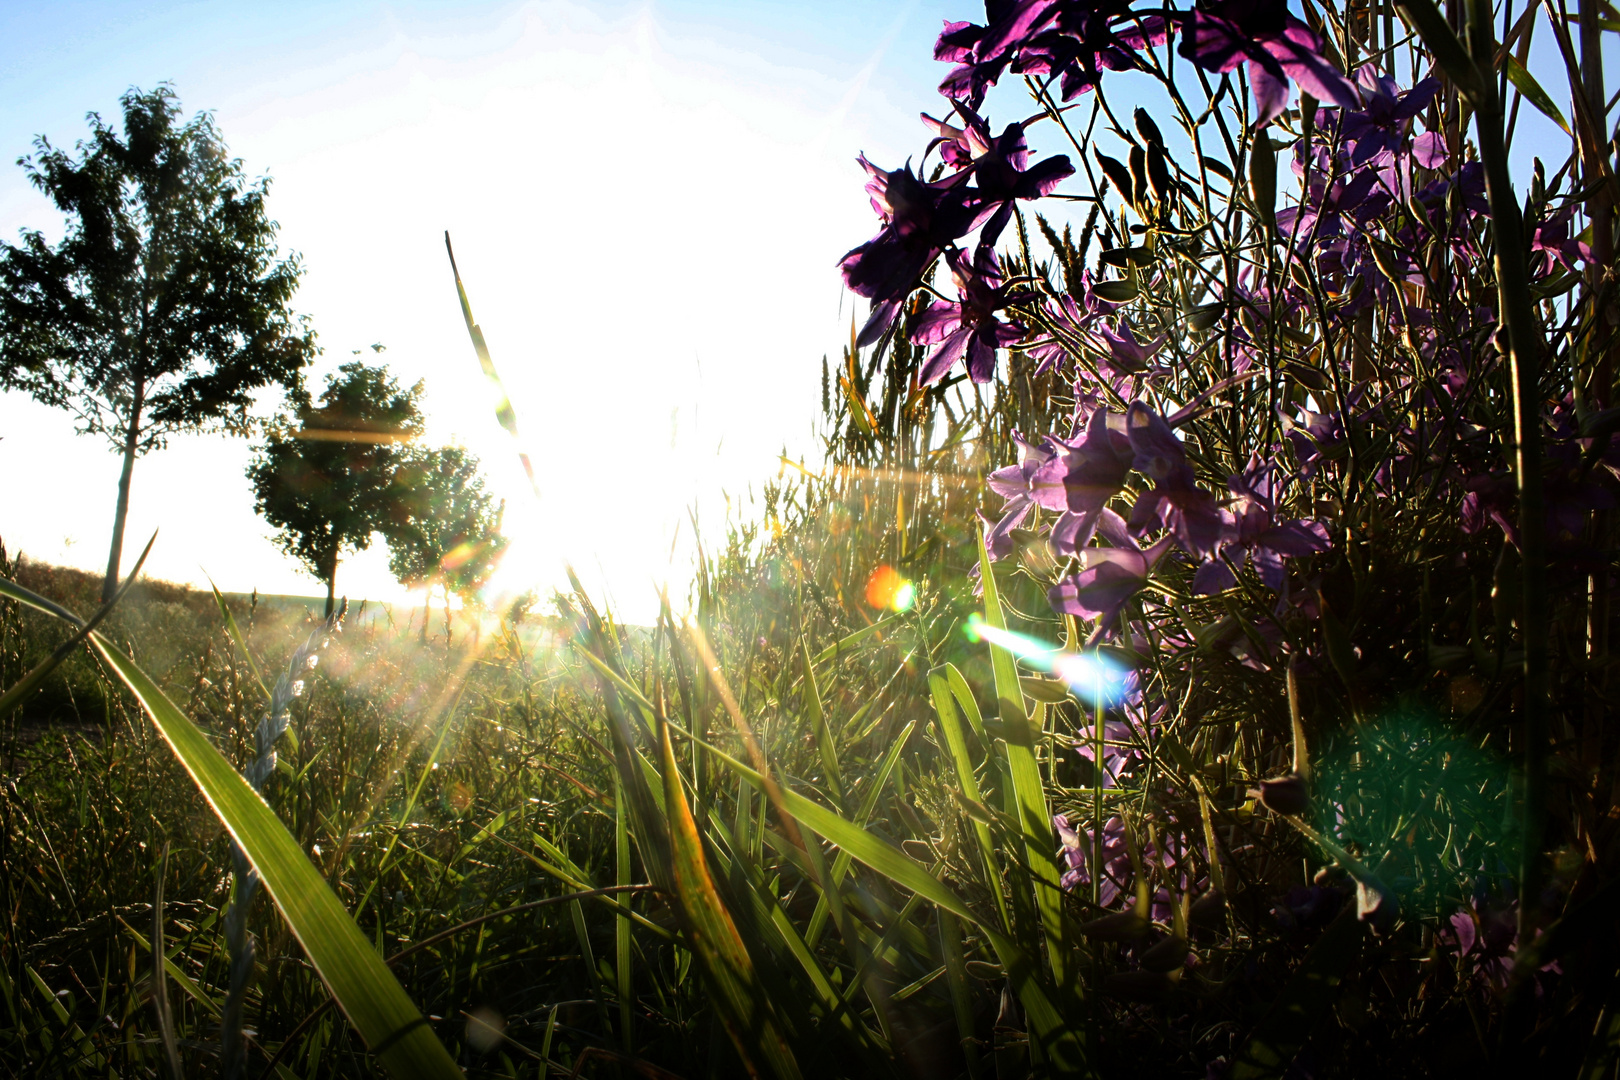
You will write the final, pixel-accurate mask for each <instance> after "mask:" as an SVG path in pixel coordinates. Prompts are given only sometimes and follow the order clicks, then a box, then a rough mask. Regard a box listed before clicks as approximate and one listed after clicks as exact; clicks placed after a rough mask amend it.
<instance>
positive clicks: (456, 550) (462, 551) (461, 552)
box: [439, 543, 482, 570]
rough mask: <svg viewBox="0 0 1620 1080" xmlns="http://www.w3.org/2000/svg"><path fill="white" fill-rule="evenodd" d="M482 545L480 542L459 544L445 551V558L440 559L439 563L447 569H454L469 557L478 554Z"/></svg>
mask: <svg viewBox="0 0 1620 1080" xmlns="http://www.w3.org/2000/svg"><path fill="white" fill-rule="evenodd" d="M481 546H482V545H480V544H472V543H467V544H457V545H456V546H455V547H453V548H451V549H450V550H449V551H447V552H445V553H444V558H442V559H440V560H439V565H440V566H442V567H443V568H444V569H446V570H454V569H456V567H458V566H460V565H462V564H463V563H465V562H466V561H467V560H468V559H470V558H472V557H473V556H474V555H476V554H478V549H479V548H480V547H481Z"/></svg>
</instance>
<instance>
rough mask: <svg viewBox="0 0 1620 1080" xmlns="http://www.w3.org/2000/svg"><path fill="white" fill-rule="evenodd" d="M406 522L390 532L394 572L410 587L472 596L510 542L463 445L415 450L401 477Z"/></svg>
mask: <svg viewBox="0 0 1620 1080" xmlns="http://www.w3.org/2000/svg"><path fill="white" fill-rule="evenodd" d="M397 490H398V491H399V492H400V495H401V499H402V502H401V503H400V504H399V505H398V506H397V509H403V510H404V515H403V518H402V519H396V521H395V522H394V524H393V525H392V527H391V528H390V529H389V531H388V548H389V556H388V568H389V569H390V570H392V571H393V573H394V576H395V577H397V578H398V579H399V580H400V582H401V583H403V584H406V585H423V584H427V585H432V584H440V585H443V586H444V588H445V589H446V591H448V592H453V593H456V594H458V595H460V596H463V597H467V596H470V595H471V594H472V593H473V592H474V591H475V590H476V589H478V587H479V586H481V585H483V583H484V582H485V581H487V580H488V579H489V576H490V574H491V573H493V572H494V570H495V566H496V564H497V563H498V562H499V560H500V556H501V553H502V552H503V551H505V550H506V538H505V537H503V536H501V535H500V526H501V517H502V511H503V510H504V509H505V504H501V505H499V506H497V505H496V502H495V499H494V497H493V496H491V495H490V493H489V492H488V491H487V490H486V489H485V487H484V480H483V478H482V477H481V476H479V474H478V459H477V458H476V457H474V456H473V455H472V454H469V453H468V452H467V451H466V450H464V449H462V448H461V447H459V446H447V447H442V448H433V449H427V448H413V449H412V451H411V452H409V453H408V454H407V456H406V460H405V462H404V464H403V466H402V467H401V470H400V473H399V483H398V485H397Z"/></svg>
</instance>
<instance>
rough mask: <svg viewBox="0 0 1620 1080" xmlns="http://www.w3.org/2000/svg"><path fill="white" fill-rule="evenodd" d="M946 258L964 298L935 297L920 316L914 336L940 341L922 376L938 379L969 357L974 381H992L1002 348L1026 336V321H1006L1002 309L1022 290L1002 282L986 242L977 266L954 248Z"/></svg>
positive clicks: (931, 342) (923, 341)
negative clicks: (949, 300)
mask: <svg viewBox="0 0 1620 1080" xmlns="http://www.w3.org/2000/svg"><path fill="white" fill-rule="evenodd" d="M946 259H947V260H948V262H949V263H950V267H951V277H952V278H953V279H954V280H955V282H956V290H957V297H958V298H957V300H956V302H955V303H950V302H946V301H940V300H935V301H933V302H932V303H930V304H929V305H928V307H927V308H925V309H924V310H923V312H922V314H921V315H919V316H918V317H917V321H916V324H915V326H913V328H912V331H911V340H913V341H915V342H917V343H918V344H919V345H933V346H935V348H934V351H933V352H932V353H930V354H929V356H928V361H927V363H925V364H924V365H923V369H922V372H921V373H920V375H919V376H918V377H919V379H920V380H921V382H922V384H923V385H924V386H927V385H929V384H930V383H935V382H938V381H939V380H940V378H941V377H942V376H943V375H944V374H945V373H946V372H947V371H949V370H950V369H951V365H952V364H954V363H956V362H957V361H958V360H960V359H962V358H963V357H964V356H965V357H966V358H967V370H968V375H969V376H970V377H971V378H972V379H973V381H974V382H976V383H983V382H989V381H990V379H991V378H992V377H993V376H994V375H995V373H996V350H997V349H998V348H1001V347H1003V346H1006V345H1011V344H1012V343H1014V342H1015V341H1017V340H1018V339H1019V338H1021V337H1023V336H1024V327H1023V324H1022V323H1018V322H1003V321H1002V320H1001V319H999V318H997V316H996V312H997V311H999V310H1001V309H1002V308H1004V307H1006V306H1007V305H1008V304H1010V303H1013V302H1015V301H1017V300H1019V299H1022V294H1021V293H1018V292H1016V291H1014V287H1013V286H1012V285H1004V284H1002V280H1001V265H1000V264H999V263H998V262H997V261H996V253H995V252H994V251H993V250H992V249H990V248H987V247H980V248H979V249H978V250H977V251H976V252H975V253H974V256H973V263H972V265H971V266H970V265H968V263H967V261H966V260H965V258H964V257H963V255H962V253H961V252H960V251H956V250H954V249H953V250H952V251H950V252H949V253H948V254H947V255H946Z"/></svg>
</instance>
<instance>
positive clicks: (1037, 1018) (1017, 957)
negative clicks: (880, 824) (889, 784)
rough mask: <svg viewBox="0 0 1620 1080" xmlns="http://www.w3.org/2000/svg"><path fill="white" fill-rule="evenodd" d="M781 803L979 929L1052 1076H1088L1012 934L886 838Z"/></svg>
mask: <svg viewBox="0 0 1620 1080" xmlns="http://www.w3.org/2000/svg"><path fill="white" fill-rule="evenodd" d="M708 749H709V752H710V753H711V754H713V755H714V757H715V760H717V761H720V762H722V763H724V764H725V765H726V766H727V767H728V768H731V769H734V770H736V771H737V772H738V773H739V774H741V775H742V776H744V777H746V778H747V779H748V782H749V783H750V784H752V785H754V786H755V787H756V788H759V789H760V790H764V786H765V778H764V777H762V776H760V775H759V773H757V772H755V771H754V770H753V769H750V768H749V767H748V766H747V765H744V764H743V763H742V762H741V761H738V760H737V759H736V758H734V757H732V756H731V755H730V754H727V753H725V752H724V751H721V750H717V749H715V748H714V747H712V746H711V747H709V748H708ZM781 795H782V803H783V805H784V806H785V807H786V808H787V811H788V813H790V814H792V815H793V817H794V819H795V820H797V821H798V823H799V824H800V825H802V826H804V827H805V828H807V829H809V830H810V831H811V832H813V833H815V834H817V835H818V836H822V837H825V838H826V839H827V840H829V841H831V842H832V843H834V844H836V845H838V847H839V848H840V849H842V850H844V851H847V852H849V854H850V855H851V856H852V857H853V858H854V859H855V860H856V861H858V862H860V863H862V864H864V865H865V866H868V867H870V868H871V869H873V870H875V871H877V872H878V873H879V874H882V875H883V876H884V877H886V878H888V879H889V880H890V881H892V882H894V883H895V884H896V885H899V886H900V887H902V888H904V889H908V890H910V891H911V892H913V893H917V894H919V895H920V896H922V898H923V899H924V900H927V901H928V902H929V903H931V904H933V905H935V906H936V907H940V908H943V909H944V910H946V911H949V912H951V913H952V914H954V915H957V916H959V917H961V918H962V919H965V920H967V921H968V922H970V923H972V924H973V925H975V926H977V927H979V930H980V932H981V933H982V934H983V935H984V938H985V940H986V941H987V942H989V944H990V947H991V948H992V949H993V950H994V951H995V953H996V958H997V959H998V960H999V961H1000V962H1001V966H1002V969H1003V970H1004V971H1006V973H1007V977H1008V980H1009V981H1010V982H1011V984H1012V988H1013V992H1014V993H1015V994H1017V995H1018V999H1019V1002H1020V1003H1021V1004H1022V1005H1023V1006H1024V1015H1025V1019H1026V1020H1027V1021H1028V1022H1029V1025H1030V1029H1031V1032H1032V1034H1034V1036H1035V1037H1036V1038H1038V1039H1039V1040H1041V1044H1042V1046H1043V1048H1044V1049H1045V1051H1046V1054H1047V1058H1048V1063H1049V1064H1050V1066H1051V1069H1052V1072H1053V1074H1054V1075H1064V1076H1067V1075H1090V1074H1091V1067H1090V1064H1089V1061H1088V1058H1089V1054H1088V1052H1087V1048H1086V1044H1085V1040H1084V1037H1083V1036H1082V1035H1081V1034H1080V1032H1079V1031H1078V1030H1077V1028H1076V1026H1075V1021H1074V1018H1073V1017H1070V1018H1068V1019H1065V1018H1064V1016H1063V1015H1062V1013H1061V1012H1059V1010H1058V1009H1057V1007H1056V1006H1054V1005H1053V1003H1052V998H1051V996H1050V995H1049V994H1048V993H1047V991H1046V989H1045V987H1043V986H1042V985H1041V981H1040V977H1039V973H1038V972H1037V970H1036V968H1035V965H1034V964H1033V963H1032V962H1031V960H1030V958H1029V954H1028V953H1026V952H1025V951H1024V950H1023V949H1021V948H1019V947H1018V945H1017V944H1016V943H1015V942H1014V941H1013V940H1012V939H1010V938H1008V937H1007V936H1005V935H1004V934H1002V933H1001V932H1000V931H998V930H997V929H996V928H995V926H994V925H993V924H992V923H989V922H987V921H985V920H984V919H981V918H980V917H979V916H978V914H977V913H976V912H974V910H973V909H972V908H970V907H969V906H968V905H967V904H966V903H965V902H963V900H962V898H961V897H959V896H957V895H956V894H955V893H954V892H952V891H951V890H950V888H949V887H947V886H946V885H945V883H944V882H942V881H940V880H939V879H938V878H936V877H934V876H933V875H932V874H930V873H929V872H928V870H927V869H926V868H924V867H923V866H921V865H919V864H918V863H917V862H916V861H915V860H913V859H912V858H911V856H909V855H907V854H906V853H905V852H903V851H901V850H900V849H899V848H897V847H894V846H893V845H891V844H890V843H889V842H888V841H886V840H884V839H882V838H880V837H878V836H877V835H875V834H873V833H870V832H868V831H866V830H865V829H863V828H861V827H860V826H858V825H856V824H854V823H853V822H850V821H846V820H845V819H843V818H841V817H839V816H838V815H837V814H835V813H833V812H832V811H831V810H828V809H827V808H826V807H824V806H822V805H821V804H820V803H817V802H814V801H812V800H810V799H807V798H805V797H804V796H803V795H800V794H799V793H798V792H796V791H792V790H790V789H788V788H783V789H782V791H781Z"/></svg>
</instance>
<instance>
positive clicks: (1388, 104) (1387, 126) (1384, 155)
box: [1339, 64, 1444, 168]
mask: <svg viewBox="0 0 1620 1080" xmlns="http://www.w3.org/2000/svg"><path fill="white" fill-rule="evenodd" d="M1356 82H1357V83H1358V84H1359V85H1360V86H1361V101H1362V107H1361V109H1360V110H1359V111H1354V112H1352V111H1346V112H1345V114H1344V119H1343V121H1342V122H1341V124H1340V128H1339V133H1340V136H1341V138H1342V139H1343V141H1344V145H1345V149H1346V152H1347V156H1348V157H1349V159H1350V164H1351V165H1353V166H1361V165H1366V164H1368V163H1369V162H1375V161H1379V160H1380V159H1388V158H1392V157H1393V156H1394V155H1395V153H1396V152H1397V151H1399V150H1400V148H1401V144H1402V142H1403V141H1404V140H1405V137H1406V129H1407V127H1408V126H1409V125H1410V123H1411V120H1412V118H1413V117H1414V116H1416V115H1417V114H1418V113H1420V112H1422V111H1423V110H1424V109H1426V108H1428V106H1429V102H1431V101H1433V100H1434V95H1435V94H1437V93H1438V92H1439V90H1440V81H1439V80H1438V79H1434V78H1428V79H1423V80H1421V81H1420V82H1418V83H1417V84H1416V85H1415V86H1413V87H1412V89H1410V90H1407V91H1405V92H1404V93H1403V92H1402V91H1401V90H1400V88H1399V87H1398V86H1397V85H1396V84H1395V80H1394V79H1392V78H1390V77H1389V76H1387V75H1380V74H1379V73H1378V68H1377V67H1376V66H1375V65H1373V64H1367V65H1366V66H1364V67H1363V68H1362V69H1361V70H1360V71H1358V72H1357V73H1356ZM1442 145H1444V143H1442ZM1419 164H1423V163H1422V162H1419ZM1424 167H1425V168H1429V167H1431V166H1424Z"/></svg>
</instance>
